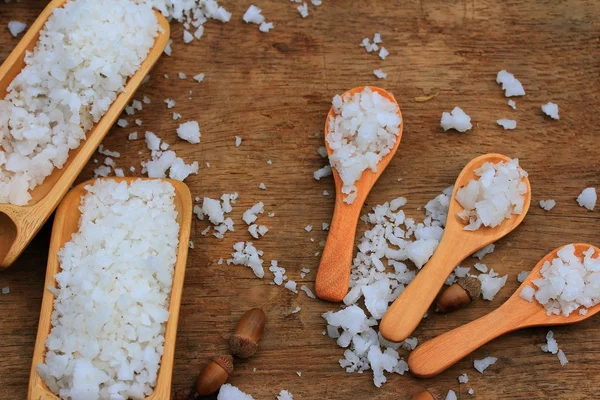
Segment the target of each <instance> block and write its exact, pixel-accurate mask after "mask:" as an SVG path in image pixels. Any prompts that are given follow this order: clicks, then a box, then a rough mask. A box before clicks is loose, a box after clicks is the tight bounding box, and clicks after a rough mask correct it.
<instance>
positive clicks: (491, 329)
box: [408, 243, 600, 378]
mask: <svg viewBox="0 0 600 400" xmlns="http://www.w3.org/2000/svg"><path fill="white" fill-rule="evenodd" d="M590 247H593V248H594V252H595V255H596V257H598V255H599V254H600V250H599V249H598V248H597V247H594V246H592V245H589V244H581V243H578V244H575V255H577V256H579V257H582V253H583V252H584V251H585V250H587V249H589V248H590ZM561 248H562V247H560V248H558V249H556V250H554V251H552V252H551V253H549V254H548V255H546V256H545V257H544V258H542V259H541V260H540V262H539V263H538V264H537V265H536V266H535V268H534V269H533V270H532V271H531V273H530V274H529V276H528V277H527V279H525V281H524V282H523V283H522V284H521V286H520V287H519V289H517V291H516V292H515V293H514V294H513V295H512V296H511V297H510V298H509V299H508V300H507V301H506V302H505V303H504V304H502V306H500V307H499V308H498V309H496V310H495V311H493V312H491V313H489V314H487V315H486V316H484V317H481V318H479V319H477V320H475V321H473V322H470V323H468V324H466V325H463V326H461V327H459V328H456V329H454V330H451V331H450V332H446V333H444V334H443V335H440V336H438V337H436V338H434V339H432V340H430V341H428V342H425V343H423V344H422V345H420V346H419V347H417V348H416V349H415V350H414V351H413V352H412V353H411V354H410V357H409V358H408V365H409V367H410V371H411V372H412V373H413V375H416V376H418V377H421V378H429V377H432V376H435V375H437V374H439V373H440V372H442V371H444V370H445V369H447V368H449V367H450V366H452V365H453V364H454V363H456V362H458V361H459V360H460V359H462V358H463V357H465V356H466V355H467V354H469V353H471V352H473V351H475V350H476V349H478V348H479V347H481V346H483V345H484V344H486V343H487V342H489V341H491V340H492V339H495V338H497V337H498V336H501V335H504V334H505V333H508V332H512V331H516V330H517V329H522V328H528V327H532V326H551V325H565V324H572V323H575V322H579V321H583V320H584V319H586V318H589V317H591V316H592V315H594V314H596V313H598V312H599V311H600V304H598V305H595V306H594V307H591V308H588V309H587V314H586V315H581V314H579V312H577V311H574V312H572V313H571V315H569V316H568V317H564V316H562V315H546V309H545V308H544V306H542V305H541V304H540V303H538V302H537V301H536V300H535V298H534V300H533V301H532V302H531V303H530V302H528V301H527V300H523V299H522V298H521V297H519V294H520V293H521V290H522V289H523V288H524V287H525V286H531V287H533V288H534V289H535V285H533V284H532V283H531V282H532V281H533V280H535V279H538V278H540V276H541V275H540V271H541V269H542V265H543V264H544V262H545V261H551V260H552V259H554V258H556V253H558V251H559V250H560V249H561Z"/></svg>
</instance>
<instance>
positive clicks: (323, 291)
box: [315, 86, 404, 302]
mask: <svg viewBox="0 0 600 400" xmlns="http://www.w3.org/2000/svg"><path fill="white" fill-rule="evenodd" d="M369 88H370V89H371V90H372V91H373V92H377V93H379V94H380V95H381V96H383V97H385V98H387V99H388V100H390V101H392V102H394V103H396V105H398V102H397V101H396V99H395V98H394V96H393V95H392V94H391V93H388V92H387V91H385V90H384V89H381V88H378V87H373V86H369ZM364 89H365V87H364V86H361V87H357V88H354V89H352V90H350V91H348V92H346V93H344V94H343V95H342V97H343V96H346V95H347V94H350V95H354V94H355V93H358V92H362V91H363V90H364ZM398 115H399V116H400V120H401V123H400V133H399V134H398V136H397V137H396V143H395V144H394V147H393V148H392V149H391V151H390V152H389V153H388V154H387V155H386V156H385V157H383V158H382V159H381V161H379V164H377V172H372V171H371V170H370V169H367V170H365V171H363V173H362V175H361V177H360V179H359V180H358V181H356V183H355V185H356V187H357V188H358V193H357V196H356V199H355V200H354V202H353V203H352V204H347V203H345V202H344V198H345V197H346V195H345V194H344V193H342V187H343V186H344V184H343V182H342V179H341V178H340V174H339V173H338V172H337V171H336V169H335V168H332V169H333V179H334V181H335V209H334V211H333V219H332V221H331V225H330V227H329V234H328V236H327V243H326V244H325V248H324V249H323V255H322V257H321V263H320V264H319V270H318V271H317V279H316V281H315V290H316V292H317V296H318V297H319V298H321V299H323V300H328V301H333V302H339V301H342V299H343V298H344V296H346V293H347V292H348V284H349V283H350V267H351V265H352V250H353V249H354V236H355V235H356V226H357V224H358V218H359V216H360V210H361V208H362V206H363V204H364V203H365V200H366V199H367V196H368V195H369V192H370V191H371V188H372V187H373V185H375V182H377V179H378V178H379V176H381V174H382V173H383V171H384V170H385V168H386V167H387V166H388V164H389V163H390V161H391V160H392V157H394V154H396V150H398V146H399V145H400V140H401V139H402V130H403V128H404V120H403V119H402V113H401V112H400V107H398ZM334 117H335V113H334V111H333V108H331V109H330V110H329V114H327V119H326V120H325V138H327V135H328V133H329V119H330V118H334ZM325 147H326V148H327V154H328V155H331V154H333V151H332V150H331V149H330V148H329V145H328V143H327V140H325Z"/></svg>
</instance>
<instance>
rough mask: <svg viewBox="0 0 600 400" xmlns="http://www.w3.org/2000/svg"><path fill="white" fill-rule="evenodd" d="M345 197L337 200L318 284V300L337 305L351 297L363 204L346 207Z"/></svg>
mask: <svg viewBox="0 0 600 400" xmlns="http://www.w3.org/2000/svg"><path fill="white" fill-rule="evenodd" d="M342 197H343V196H341V194H338V196H336V203H335V210H334V212H333V219H332V221H331V225H330V227H329V235H328V236H327V243H325V248H324V249H323V256H322V257H321V263H320V264H319V270H318V271H317V279H316V281H315V291H316V292H317V296H318V297H319V298H321V299H323V300H327V301H331V302H336V303H337V302H340V301H342V300H343V299H344V297H345V296H346V293H348V284H349V283H350V269H351V266H352V251H353V249H354V236H355V235H356V225H357V224H358V218H359V216H360V209H361V204H362V202H359V201H355V202H354V203H352V204H346V203H344V202H343V200H342Z"/></svg>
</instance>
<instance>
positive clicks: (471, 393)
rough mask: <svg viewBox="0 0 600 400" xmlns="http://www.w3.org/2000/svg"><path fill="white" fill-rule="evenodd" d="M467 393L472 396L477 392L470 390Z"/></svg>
mask: <svg viewBox="0 0 600 400" xmlns="http://www.w3.org/2000/svg"><path fill="white" fill-rule="evenodd" d="M467 393H468V394H470V395H471V396H472V395H474V394H475V391H474V390H473V388H470V389H469V390H467Z"/></svg>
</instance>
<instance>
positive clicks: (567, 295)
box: [532, 244, 600, 317]
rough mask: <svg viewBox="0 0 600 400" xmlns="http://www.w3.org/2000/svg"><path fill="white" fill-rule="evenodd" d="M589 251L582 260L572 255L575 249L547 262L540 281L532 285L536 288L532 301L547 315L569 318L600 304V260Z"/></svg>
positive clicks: (560, 251) (537, 280)
mask: <svg viewBox="0 0 600 400" xmlns="http://www.w3.org/2000/svg"><path fill="white" fill-rule="evenodd" d="M593 256H594V248H593V247H589V248H588V249H587V250H585V251H584V252H583V257H581V256H577V255H575V246H574V245H572V244H570V245H567V246H564V247H563V248H561V249H560V250H559V251H558V253H557V257H556V258H554V259H552V261H546V262H544V264H543V265H542V269H541V271H540V274H541V277H540V278H538V279H534V280H533V281H532V282H533V284H534V285H535V286H536V287H537V289H536V291H535V299H536V300H537V301H538V302H539V303H540V304H541V305H543V306H544V307H545V308H546V314H547V315H561V314H562V315H563V316H565V317H568V316H569V315H570V314H571V313H572V312H573V311H575V310H577V309H578V308H580V307H582V308H590V307H592V306H595V305H596V304H598V303H600V274H598V272H599V271H600V258H599V256H598V254H595V257H593Z"/></svg>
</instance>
